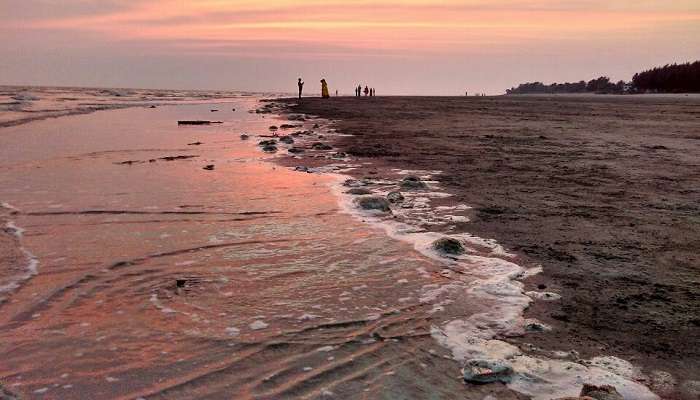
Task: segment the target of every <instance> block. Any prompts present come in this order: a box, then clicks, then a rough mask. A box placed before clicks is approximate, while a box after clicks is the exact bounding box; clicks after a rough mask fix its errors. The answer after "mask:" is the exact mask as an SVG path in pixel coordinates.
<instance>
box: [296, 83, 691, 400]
mask: <svg viewBox="0 0 700 400" xmlns="http://www.w3.org/2000/svg"><path fill="white" fill-rule="evenodd" d="M286 104H287V105H288V107H289V111H290V112H293V113H307V114H311V115H317V116H320V117H321V118H325V119H329V120H331V121H332V122H333V123H332V125H331V126H332V127H333V128H335V129H336V130H337V131H338V133H340V134H342V135H341V136H338V137H335V138H334V139H333V140H331V141H329V143H330V144H332V145H333V146H334V151H340V152H345V153H347V154H348V155H349V156H351V157H355V158H357V160H356V161H357V162H358V163H361V166H360V167H358V168H356V169H354V170H352V171H350V172H349V174H351V175H352V176H354V177H355V178H358V179H362V178H363V177H381V178H392V177H395V170H396V169H405V170H411V169H415V170H438V171H440V173H438V174H437V175H435V177H434V179H436V180H437V181H439V183H440V184H441V185H442V186H443V187H444V188H445V190H446V191H447V192H449V193H450V194H452V195H453V196H452V197H450V198H448V199H445V200H443V204H444V205H451V204H452V205H453V204H457V203H464V204H467V205H469V206H471V207H473V209H471V210H470V212H469V214H468V216H469V221H468V222H450V223H446V224H442V225H429V226H428V225H426V226H425V228H426V229H428V230H430V231H437V232H448V233H453V232H468V233H471V234H474V235H477V236H479V237H483V238H493V239H496V240H497V241H498V242H499V243H501V244H503V245H504V246H505V247H506V248H507V249H508V250H510V251H513V252H515V253H516V254H517V257H518V260H519V262H522V263H524V264H526V265H531V266H538V265H541V266H542V268H543V272H542V273H540V274H537V275H535V276H533V277H531V278H530V279H528V280H526V281H525V283H526V287H525V290H528V291H540V292H551V293H555V294H558V295H560V296H561V299H560V300H555V301H546V299H545V300H536V301H534V302H533V303H532V304H531V305H530V306H529V307H528V309H527V311H526V316H527V317H531V318H536V319H538V320H541V321H543V322H545V323H546V324H548V325H551V326H552V327H553V329H552V330H551V331H549V332H545V333H542V334H539V335H525V336H520V337H517V336H516V337H510V338H509V339H508V340H509V341H510V342H512V343H517V344H519V345H521V346H522V347H524V348H527V346H528V345H533V346H536V347H538V348H547V349H557V350H561V351H570V350H575V351H577V352H579V354H581V356H582V357H591V356H596V355H601V354H611V355H615V356H618V357H621V358H623V359H625V360H628V361H631V362H633V363H634V364H636V365H639V366H640V367H642V368H643V370H644V371H645V373H646V374H647V376H648V377H649V379H648V382H647V383H648V384H649V385H650V386H651V387H652V388H653V389H654V390H655V391H656V392H657V394H660V395H662V396H664V398H670V399H671V398H684V399H685V398H688V399H690V398H696V397H693V396H696V395H697V391H694V390H697V388H696V387H695V386H696V385H697V381H694V380H696V379H697V370H698V368H700V353H698V350H697V346H695V345H693V343H698V342H699V341H700V321H699V320H698V315H700V299H699V298H698V290H697V288H698V283H699V282H698V278H697V276H698V275H697V274H698V270H699V268H700V259H699V258H698V255H697V250H698V249H699V248H700V242H698V238H699V237H700V228H699V226H700V225H699V224H698V215H699V214H698V211H699V208H698V207H699V204H700V192H699V191H698V187H700V175H698V173H697V171H698V167H699V165H698V163H699V160H700V100H698V98H697V96H683V95H680V96H550V97H547V96H502V97H485V98H483V97H482V98H465V97H461V98H457V97H453V98H450V97H435V98H428V97H422V98H421V97H413V98H412V97H386V98H384V97H374V98H354V97H341V98H331V99H328V100H322V99H312V98H311V99H302V100H296V99H293V100H292V99H290V100H288V101H286ZM287 163H288V164H289V165H294V164H299V163H305V165H315V164H318V163H319V162H318V161H317V160H315V159H305V160H298V159H293V160H289V161H287ZM436 204H438V203H436Z"/></svg>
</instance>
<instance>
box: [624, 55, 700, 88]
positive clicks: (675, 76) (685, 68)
mask: <svg viewBox="0 0 700 400" xmlns="http://www.w3.org/2000/svg"><path fill="white" fill-rule="evenodd" d="M632 83H633V85H634V88H635V90H636V91H638V92H657V93H683V92H688V93H700V61H695V62H693V63H685V64H667V65H664V66H663V67H656V68H652V69H650V70H646V71H643V72H639V73H637V74H634V78H632Z"/></svg>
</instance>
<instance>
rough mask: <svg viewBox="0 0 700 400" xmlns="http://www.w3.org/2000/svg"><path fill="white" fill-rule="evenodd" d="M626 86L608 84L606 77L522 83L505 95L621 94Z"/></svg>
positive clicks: (608, 79) (623, 83)
mask: <svg viewBox="0 0 700 400" xmlns="http://www.w3.org/2000/svg"><path fill="white" fill-rule="evenodd" d="M627 86H628V85H627V84H626V83H625V82H624V81H619V82H617V83H613V82H610V78H608V77H607V76H601V77H600V78H597V79H591V80H590V81H588V82H586V81H580V82H565V83H552V84H551V85H545V84H544V83H542V82H531V83H522V84H520V86H518V87H517V88H512V89H508V90H506V94H528V93H549V94H551V93H623V92H624V91H625V88H626V87H627Z"/></svg>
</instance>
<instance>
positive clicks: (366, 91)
mask: <svg viewBox="0 0 700 400" xmlns="http://www.w3.org/2000/svg"><path fill="white" fill-rule="evenodd" d="M367 96H369V87H367V86H365V97H367Z"/></svg>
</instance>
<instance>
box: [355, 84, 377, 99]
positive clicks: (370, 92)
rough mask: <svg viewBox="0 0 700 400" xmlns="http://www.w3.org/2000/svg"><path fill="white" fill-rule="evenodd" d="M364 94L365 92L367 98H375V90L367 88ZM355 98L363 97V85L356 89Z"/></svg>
mask: <svg viewBox="0 0 700 400" xmlns="http://www.w3.org/2000/svg"><path fill="white" fill-rule="evenodd" d="M364 92H365V96H370V97H374V88H371V87H367V86H365V91H364ZM355 96H357V97H361V96H362V85H357V87H356V88H355Z"/></svg>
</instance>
